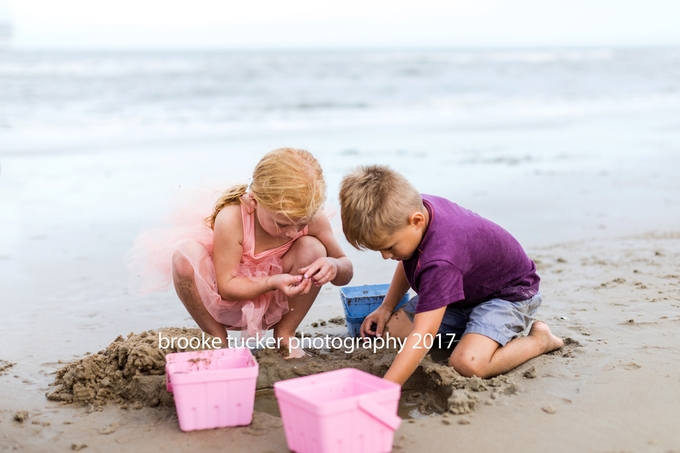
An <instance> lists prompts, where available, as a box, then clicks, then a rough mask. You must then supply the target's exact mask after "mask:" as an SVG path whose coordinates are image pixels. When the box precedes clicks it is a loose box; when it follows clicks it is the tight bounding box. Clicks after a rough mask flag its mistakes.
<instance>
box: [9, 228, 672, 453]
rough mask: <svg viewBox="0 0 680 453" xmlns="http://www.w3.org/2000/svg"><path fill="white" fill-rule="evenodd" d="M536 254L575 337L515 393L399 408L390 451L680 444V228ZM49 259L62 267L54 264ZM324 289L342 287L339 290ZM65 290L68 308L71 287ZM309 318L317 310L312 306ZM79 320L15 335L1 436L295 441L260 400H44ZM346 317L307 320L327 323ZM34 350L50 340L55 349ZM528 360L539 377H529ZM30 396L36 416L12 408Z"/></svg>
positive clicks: (57, 442) (83, 330)
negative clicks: (244, 412) (418, 415)
mask: <svg viewBox="0 0 680 453" xmlns="http://www.w3.org/2000/svg"><path fill="white" fill-rule="evenodd" d="M529 254H530V256H532V258H534V259H535V260H536V261H537V263H538V267H539V272H540V273H541V276H542V292H543V294H544V296H545V302H544V305H543V306H542V308H541V310H540V317H541V319H544V320H545V321H546V322H548V323H549V324H550V325H551V327H552V328H553V331H554V332H555V333H556V334H558V335H560V336H562V337H564V338H570V339H572V341H570V345H569V346H568V347H565V348H564V349H563V350H561V351H559V352H557V353H554V354H549V355H545V356H542V357H539V358H537V359H535V360H533V361H531V362H529V363H527V364H525V365H523V366H521V367H519V368H518V369H516V370H514V371H512V372H511V373H508V378H509V379H511V380H512V381H513V382H516V384H517V390H518V391H517V392H516V393H514V394H503V395H500V396H499V397H498V398H494V399H489V398H481V399H480V403H479V404H477V405H476V407H475V410H474V411H472V412H470V413H467V414H463V415H454V414H448V415H446V416H433V417H427V418H423V419H418V420H409V421H407V422H404V423H403V424H402V427H401V428H400V429H399V430H398V431H397V433H396V435H395V451H404V452H417V451H424V449H428V450H429V449H432V448H450V447H451V445H452V444H451V443H452V442H454V444H453V445H455V446H456V450H460V451H493V450H498V449H503V450H504V451H510V452H514V451H558V452H559V451H565V452H567V451H593V452H609V451H659V452H668V451H679V450H680V438H679V437H678V436H677V433H678V432H679V430H680V418H679V417H677V414H678V412H677V403H676V402H677V401H679V400H680V378H679V376H680V352H678V351H680V340H679V339H678V336H677V335H676V333H675V332H677V331H678V327H679V326H680V295H679V293H680V292H679V291H678V290H679V289H680V269H679V268H678V264H677V263H678V262H680V233H678V232H667V233H648V234H645V235H641V236H633V237H624V238H612V239H597V240H588V241H580V242H572V243H564V244H556V245H553V246H548V247H540V248H535V249H529ZM362 256H363V255H362ZM359 260H361V258H359ZM54 272H55V274H57V276H55V277H54V278H58V273H59V270H58V269H57V270H55V271H54ZM19 287H20V285H18V284H17V285H15V290H18V289H20V288H19ZM71 291H75V292H77V294H72V295H71V296H70V298H71V299H78V298H82V297H86V296H85V293H86V292H88V291H92V289H91V288H90V287H89V285H88V284H85V283H83V285H82V287H81V288H80V289H79V290H78V288H72V289H71ZM10 294H11V293H10ZM17 294H18V293H15V295H17ZM322 295H323V296H322V297H324V300H333V299H334V298H337V295H336V294H335V291H334V290H333V291H328V292H325V293H322ZM64 300H65V304H64V310H66V309H67V308H66V307H67V306H68V302H69V299H68V298H66V297H65V296H64ZM336 303H337V302H336ZM337 305H338V306H339V303H337ZM148 309H152V308H151V306H149V307H148ZM340 310H341V308H340ZM138 316H139V315H138ZM93 319H97V316H93ZM314 320H315V318H314V315H312V316H310V317H309V318H308V321H310V322H311V321H314ZM76 322H77V325H78V327H77V330H78V332H75V333H69V332H63V330H64V329H61V333H62V334H63V335H60V336H55V337H51V338H50V332H55V331H59V329H57V328H56V327H55V326H52V327H50V326H49V325H44V327H45V329H43V331H41V332H31V331H30V329H27V330H28V331H27V330H24V332H25V334H24V336H23V337H22V339H23V340H24V341H27V342H28V343H32V344H33V345H34V346H39V345H41V344H43V345H44V348H40V347H37V348H35V349H34V352H33V354H26V355H25V356H23V357H18V356H17V355H16V353H12V349H11V348H9V349H6V350H5V354H7V355H3V356H1V357H0V360H2V361H1V362H0V368H1V369H2V371H1V372H0V373H2V375H0V382H2V387H1V388H2V400H3V404H2V409H1V410H0V433H2V434H1V435H0V447H1V448H3V449H7V450H12V449H18V450H20V451H61V450H69V449H71V448H72V446H75V447H74V448H77V447H78V446H82V445H87V449H88V451H120V450H121V449H123V448H126V449H133V448H134V449H135V450H138V451H141V450H146V449H148V448H156V449H157V448H162V449H166V450H168V451H173V450H177V449H199V448H200V449H202V450H204V451H221V450H223V449H224V446H225V445H230V448H232V449H234V450H235V451H245V452H263V451H274V452H285V451H287V448H286V444H285V437H284V435H283V430H282V428H281V424H280V420H279V419H277V418H276V417H273V416H271V415H269V414H267V413H263V412H259V411H258V412H257V413H256V415H255V419H254V423H253V425H251V426H250V427H247V428H228V429H221V430H211V431H204V432H192V433H182V432H181V431H180V430H179V427H178V425H177V421H176V417H175V415H174V409H173V408H172V407H169V408H168V407H161V408H147V407H141V408H138V409H136V408H135V406H134V405H132V404H131V405H129V406H128V407H127V408H126V409H121V408H120V407H119V406H117V405H115V404H107V405H104V406H103V407H102V408H101V409H98V408H97V407H96V406H72V405H71V406H63V405H60V404H59V403H55V402H52V401H48V400H47V399H46V398H45V396H44V394H45V393H46V392H47V391H49V390H51V388H50V387H49V383H51V382H52V381H53V379H54V375H53V373H54V371H55V370H56V369H58V368H60V367H62V366H63V364H59V363H57V360H58V359H60V360H62V361H69V360H71V359H72V358H71V357H68V353H66V354H63V355H62V354H59V353H55V351H54V348H53V347H50V346H49V343H59V342H60V341H61V342H63V341H68V340H69V339H71V340H72V341H73V342H78V345H77V346H76V345H72V346H68V348H69V349H71V350H73V349H77V350H80V351H82V352H81V354H85V353H86V352H90V353H94V352H96V350H90V345H89V342H88V341H86V339H87V338H89V337H90V336H93V337H95V338H97V337H99V335H98V334H96V331H97V325H96V322H95V323H92V325H90V326H88V324H87V322H83V320H76ZM112 322H113V323H115V322H116V320H112ZM160 322H162V321H160ZM186 324H187V325H190V324H189V323H188V322H187V323H186ZM121 325H125V324H121ZM338 328H339V327H337V326H335V327H333V326H327V327H324V328H319V329H314V328H311V327H306V328H305V330H306V331H308V332H310V333H314V331H317V332H328V333H331V334H332V333H333V332H334V331H333V329H338ZM323 329H326V330H323ZM340 329H341V328H340ZM67 330H68V329H67ZM88 330H90V331H91V332H92V333H91V334H90V333H88ZM104 330H106V329H104ZM119 330H120V329H119ZM131 330H134V329H131ZM142 330H143V329H142ZM5 332H7V329H6V330H5ZM119 333H121V334H123V335H126V334H127V332H119ZM111 341H113V338H110V339H108V340H106V344H108V343H110V342H111ZM57 348H59V346H58V347H57ZM93 349H98V348H93ZM40 350H47V351H49V354H50V355H51V358H52V360H50V361H48V360H46V358H45V355H44V354H41V353H40ZM31 355H32V356H33V357H31ZM10 364H13V365H10ZM532 367H533V368H534V369H535V378H527V377H525V372H526V371H527V370H529V369H530V368H532ZM531 374H532V373H529V374H528V375H529V376H531ZM510 393H513V392H510ZM23 410H26V411H27V412H28V418H26V419H25V420H24V421H23V422H17V421H14V420H13V416H14V415H15V414H16V413H17V412H18V411H23ZM133 439H134V440H133ZM529 442H530V445H529Z"/></svg>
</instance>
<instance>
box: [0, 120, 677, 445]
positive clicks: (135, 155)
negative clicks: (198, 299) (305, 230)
mask: <svg viewBox="0 0 680 453" xmlns="http://www.w3.org/2000/svg"><path fill="white" fill-rule="evenodd" d="M669 121H670V120H669ZM583 124H587V123H583ZM631 124H633V120H631ZM669 124H670V123H669ZM679 124H680V123H679ZM614 126H616V127H614ZM584 127H585V126H584ZM588 127H589V128H590V127H591V126H588ZM592 129H593V130H597V131H600V130H601V131H602V133H603V134H604V135H606V137H604V135H603V137H601V140H600V141H599V142H596V143H594V144H593V145H592V146H590V147H585V148H584V147H575V148H574V151H573V153H577V151H578V149H584V150H585V151H578V152H581V153H582V154H583V156H585V157H582V158H580V160H579V158H578V156H576V154H574V155H573V156H571V157H572V158H573V159H572V158H570V159H571V160H564V159H562V158H561V157H560V153H562V150H561V149H560V147H559V146H554V147H552V146H543V145H542V144H541V146H540V148H541V150H544V149H545V150H547V151H546V153H547V154H545V155H543V154H542V155H541V156H543V157H542V160H539V161H529V162H524V161H522V162H520V163H518V164H517V165H512V166H507V165H503V164H491V163H489V164H487V163H480V164H475V165H476V166H474V165H472V164H470V165H469V166H465V165H463V163H461V162H460V160H459V157H456V155H455V154H452V156H453V157H451V158H450V159H439V158H437V154H436V153H433V154H431V156H430V157H428V156H425V157H422V154H416V153H407V154H406V155H404V156H401V157H399V159H393V157H394V155H393V154H391V153H390V152H388V151H385V150H387V149H402V147H406V149H421V148H422V147H423V145H422V143H421V139H420V138H419V137H418V136H414V138H413V139H412V141H411V142H409V141H408V135H409V134H408V133H406V132H408V131H406V132H405V133H399V131H394V130H390V131H376V130H374V129H373V128H368V129H366V130H365V131H359V132H358V133H359V134H360V135H359V138H361V139H362V140H363V141H362V142H361V146H359V148H358V149H360V150H361V152H359V153H358V154H357V155H353V156H352V159H354V160H356V162H355V161H354V160H353V162H352V163H357V162H358V163H364V162H367V163H368V162H370V163H374V162H390V163H392V161H394V162H393V163H394V165H395V166H396V167H397V169H399V170H402V171H409V170H410V169H411V168H413V169H414V171H413V173H412V174H413V180H414V182H415V183H416V184H417V186H418V187H422V188H423V190H428V191H430V192H432V193H440V194H442V195H444V196H448V197H450V198H452V199H454V200H456V201H458V202H460V204H462V205H463V206H466V207H469V208H471V209H473V210H475V211H477V212H479V213H480V214H482V215H485V216H486V217H488V218H490V219H492V220H494V221H496V222H498V223H499V224H501V225H502V226H504V227H505V228H507V229H508V230H509V231H510V232H511V233H513V234H514V235H515V236H516V237H518V238H519V239H520V241H521V243H522V244H523V245H524V246H525V248H526V250H527V252H528V253H529V255H530V256H531V257H532V258H534V259H535V260H536V262H537V264H538V267H539V273H540V275H541V278H542V281H541V292H542V293H543V296H544V302H543V305H542V307H541V308H540V310H539V316H540V318H541V319H542V320H544V321H545V322H547V323H548V324H549V325H550V326H551V328H552V329H553V332H554V333H555V334H557V335H559V336H560V337H562V338H564V339H569V340H567V344H566V345H565V347H564V348H563V349H561V350H559V351H556V352H554V353H551V354H547V355H544V356H541V357H539V358H536V359H534V360H532V361H530V362H528V363H526V364H524V365H522V366H520V367H518V368H517V369H516V370H513V371H512V372H510V373H508V374H507V375H505V376H503V377H502V378H500V379H498V380H496V381H483V380H475V379H472V380H469V379H461V378H460V377H458V376H456V375H455V374H454V373H452V372H451V370H448V369H447V368H445V367H443V366H442V365H441V358H439V357H437V356H436V354H432V360H429V361H424V362H423V364H422V366H421V367H420V369H419V370H418V373H416V375H415V376H414V379H413V380H412V381H410V382H409V383H408V385H407V388H406V389H405V393H404V402H403V403H404V404H403V405H404V406H406V407H407V409H408V410H407V412H409V411H413V410H417V412H418V413H420V414H421V415H424V416H422V417H419V418H412V419H407V420H406V421H405V422H404V423H402V426H401V427H400V428H399V430H398V431H397V432H396V433H395V451H399V452H406V453H410V452H421V451H433V450H439V451H451V450H454V451H501V450H502V451H504V452H508V453H514V452H527V451H536V452H546V451H550V452H557V453H559V452H574V451H583V452H598V453H607V452H660V453H668V452H676V453H678V452H680V435H679V434H678V433H680V416H679V414H680V412H679V411H678V404H677V402H678V401H680V336H679V335H678V334H677V333H678V332H679V331H680V330H679V328H680V295H679V289H680V279H679V277H678V276H680V264H679V263H680V224H678V219H680V199H679V198H678V194H679V193H680V182H679V181H680V180H679V179H678V178H677V169H678V157H677V156H678V153H677V143H680V140H678V137H679V136H678V132H677V131H680V129H678V128H677V126H675V129H673V128H672V127H671V126H668V128H666V129H664V130H663V131H666V132H663V131H661V130H660V129H658V128H656V129H653V130H652V129H650V130H649V131H646V132H645V133H644V134H642V133H641V132H640V137H642V138H645V137H646V139H649V140H652V139H656V138H655V137H657V136H662V137H666V138H665V140H668V143H670V144H669V145H667V146H666V145H664V146H663V147H662V146H659V148H658V149H656V148H654V149H656V151H654V152H653V153H652V154H645V153H635V154H634V155H633V153H629V154H626V155H625V156H624V157H621V156H620V154H619V150H620V149H622V148H621V147H620V146H619V145H623V144H625V143H624V142H627V141H628V138H627V136H623V137H621V138H620V142H619V135H618V131H619V129H620V128H619V127H618V123H616V124H613V126H612V127H610V128H596V127H595V126H592ZM636 130H637V129H636ZM341 132H342V131H340V132H333V131H330V132H329V133H324V134H319V136H318V137H317V136H314V135H308V136H306V137H305V138H304V139H301V137H300V136H299V135H296V134H293V133H290V134H289V135H286V134H285V133H282V134H277V136H276V137H275V138H271V137H269V138H267V137H263V138H262V139H261V140H260V139H257V140H255V139H252V138H249V139H247V140H243V141H241V142H239V141H238V140H230V141H225V140H219V141H216V142H215V143H214V144H212V145H211V146H212V147H213V148H212V149H205V146H207V145H205V144H204V146H203V148H199V149H198V150H194V149H193V148H192V150H191V152H185V151H180V150H176V149H172V148H168V147H167V146H162V147H158V149H153V148H149V147H148V146H146V145H144V144H140V148H139V149H135V148H134V147H131V148H129V149H127V148H126V149H122V150H121V149H118V148H116V149H113V150H107V149H104V148H102V149H101V150H100V151H101V152H100V153H99V154H92V153H89V152H83V153H82V154H78V153H75V152H73V153H70V154H68V153H65V154H63V155H62V154H44V155H41V154H35V155H27V156H21V155H14V156H2V175H1V177H0V193H1V194H2V196H0V231H2V234H0V275H1V276H2V277H0V313H1V316H0V332H2V333H1V334H0V339H1V340H2V345H1V346H2V347H0V450H2V451H4V450H9V451H12V450H18V451H27V452H42V451H46V452H47V451H50V452H51V451H72V449H73V450H78V449H80V450H81V451H97V452H100V451H101V452H119V451H147V450H152V451H156V450H162V451H168V452H170V451H189V450H200V451H205V452H211V451H224V450H225V448H229V449H230V451H240V452H246V453H262V452H286V451H287V448H286V442H285V436H284V433H283V429H282V426H281V421H280V419H279V418H277V417H276V415H275V410H273V409H272V407H271V404H269V403H271V398H272V397H271V390H269V389H270V387H271V384H272V383H273V382H274V381H275V380H276V379H282V378H286V377H291V376H293V375H298V373H300V372H302V371H304V373H310V372H317V371H321V370H323V369H328V367H329V364H331V365H333V366H357V367H360V368H362V369H364V370H365V371H369V372H372V373H375V374H378V375H379V374H381V373H383V372H384V370H385V369H386V366H387V365H388V363H389V361H390V359H391V356H390V354H391V353H390V352H385V353H383V354H380V355H379V356H373V355H369V354H365V353H363V352H362V353H358V354H356V356H348V355H345V353H344V352H340V351H336V352H335V353H333V354H331V353H328V354H326V353H323V354H321V353H320V355H319V356H318V357H317V356H313V357H312V358H310V360H307V359H305V360H307V362H306V364H305V365H302V361H299V362H297V363H294V362H282V361H281V360H280V358H279V357H278V356H276V355H267V354H264V355H263V356H261V357H259V360H261V363H262V364H265V365H266V366H262V368H261V370H266V372H265V371H263V372H262V376H263V377H262V379H261V382H260V384H259V385H260V388H261V390H258V392H259V393H258V398H259V400H260V401H262V402H263V403H267V404H258V406H256V407H257V410H256V412H255V415H254V420H253V424H252V425H251V426H249V427H243V428H228V429H219V430H209V431H201V432H192V433H183V432H181V431H180V430H179V426H178V423H177V418H176V414H175V410H174V408H173V407H172V403H171V399H169V395H167V394H164V393H163V391H164V390H163V384H162V382H163V376H162V374H159V373H160V370H161V369H162V366H161V365H162V360H161V355H162V354H160V353H158V354H157V353H156V352H154V347H153V337H154V336H153V334H149V332H152V331H154V332H155V331H158V330H159V329H166V328H175V329H188V331H191V329H194V328H195V327H196V326H195V324H194V322H193V321H192V320H191V318H190V317H189V316H188V314H187V313H186V310H185V309H184V308H183V307H182V305H181V303H180V302H179V301H178V300H177V297H176V295H174V294H173V292H172V291H168V292H166V293H158V294H152V295H149V296H145V297H139V296H135V295H132V294H130V293H129V292H128V290H127V286H126V280H127V272H126V269H125V268H124V266H123V263H122V256H123V254H124V253H125V252H126V251H127V250H128V249H129V248H130V246H131V244H132V240H133V239H134V237H135V235H136V233H137V232H138V230H139V228H140V223H142V221H144V220H147V219H149V218H151V217H153V216H155V215H162V214H163V213H165V212H167V205H166V204H164V203H163V202H161V201H160V200H163V201H164V200H166V199H167V195H168V193H169V192H171V190H170V189H171V188H175V189H176V188H177V187H178V186H180V185H184V184H190V183H194V182H196V181H199V180H201V178H203V177H204V176H207V177H210V178H213V179H216V178H218V177H220V178H221V177H225V178H227V179H228V178H229V177H230V176H231V175H230V174H227V175H225V172H226V173H229V172H233V173H234V175H236V176H241V177H242V176H243V175H244V174H246V173H245V171H246V170H250V169H252V164H253V161H254V160H256V157H257V156H258V155H259V153H261V152H262V150H263V149H270V148H273V147H275V146H280V145H281V143H295V144H300V146H306V147H308V148H309V149H312V150H321V152H320V155H321V156H322V157H324V159H325V160H324V161H323V162H322V163H323V165H324V169H325V170H326V173H327V176H328V179H329V188H331V189H329V192H330V193H329V196H330V199H331V201H332V200H333V199H334V198H333V197H334V196H333V192H332V190H333V189H332V188H337V185H338V182H339V178H340V176H341V174H342V173H343V172H344V171H345V170H346V168H347V166H348V165H349V163H343V162H344V161H342V162H341V161H339V160H333V159H335V157H337V156H336V154H337V153H336V152H335V151H334V150H335V148H337V149H339V150H341V149H343V148H342V147H341V145H340V144H342V143H345V142H346V141H347V138H346V137H345V136H344V135H343V134H344V133H341ZM387 132H389V133H387ZM562 132H564V134H565V135H568V134H571V133H572V129H567V130H564V131H562ZM362 134H363V135H362ZM659 134H661V135H659ZM492 135H493V134H489V133H488V132H487V131H484V130H481V131H479V132H475V135H474V136H471V137H469V140H470V142H471V143H472V142H475V143H476V142H477V141H481V140H484V137H487V136H488V137H491V136H492ZM525 135H526V137H525ZM519 136H521V137H525V138H523V140H524V141H527V142H528V141H531V140H533V139H532V137H534V136H533V135H532V134H528V133H527V134H524V132H522V133H521V134H518V137H519ZM610 136H611V137H614V138H616V140H614V139H612V141H611V142H610V141H605V138H607V137H610ZM362 137H364V138H362ZM376 137H379V140H378V139H377V138H376ZM421 137H422V136H421ZM428 137H430V135H428ZM437 137H438V136H437V135H436V134H435V135H433V136H432V140H435V139H437ZM442 137H443V138H441V142H442V143H450V140H449V138H450V136H448V135H442ZM355 138H356V137H355ZM642 138H640V140H642ZM258 140H259V141H258ZM357 140H359V139H357ZM390 140H391V141H390ZM489 140H491V138H489ZM584 140H585V139H584ZM359 141H361V140H359ZM378 142H379V146H378V145H375V143H378ZM329 143H337V144H338V145H333V146H331V145H329ZM522 143H524V142H522ZM551 143H552V142H551ZM603 143H607V144H608V145H607V146H606V147H603V146H602V144H603ZM631 143H633V141H631ZM634 143H638V142H637V141H634ZM435 144H436V143H435ZM191 145H192V147H193V145H194V144H193V143H192V144H191ZM373 145H375V146H373ZM440 145H441V143H440ZM442 146H443V145H442ZM518 146H519V145H518ZM536 146H538V145H536ZM631 146H632V145H631ZM333 147H335V148H333ZM161 148H162V149H161ZM240 148H243V149H245V150H246V152H247V154H248V156H249V157H248V159H250V160H243V161H241V160H238V159H235V158H234V156H235V155H236V154H235V150H238V149H240ZM331 148H333V149H331ZM600 148H603V149H604V148H606V149H607V150H610V151H611V153H610V154H611V155H612V156H613V157H612V158H611V159H608V158H606V156H605V155H604V154H602V155H600V154H597V153H596V152H595V151H594V150H597V149H600ZM365 149H368V150H372V151H370V152H364V151H363V150H365ZM569 149H571V148H569ZM636 149H637V148H636ZM589 150H590V151H589ZM608 152H609V151H608ZM499 153H500V151H499ZM551 153H552V154H551ZM589 153H591V154H589ZM593 153H594V154H593ZM333 156H335V157H333ZM340 157H342V159H346V158H347V157H346V156H344V157H343V156H340ZM340 157H338V159H340ZM331 158H333V159H331ZM449 161H450V162H449ZM206 162H210V165H209V167H210V168H207V167H208V166H207V165H206ZM565 162H566V163H565ZM435 166H436V168H438V171H439V173H437V175H435V176H436V177H435V176H433V175H431V174H430V173H429V171H428V170H427V169H429V168H435ZM478 167H479V168H478ZM417 169H424V170H421V171H416V170H417ZM468 172H469V175H468ZM454 173H455V174H457V175H459V176H460V177H457V178H448V177H446V175H450V174H454ZM480 175H483V176H484V178H482V179H483V181H482V179H480ZM489 179H493V181H489ZM515 181H522V184H515V183H514V182H515ZM428 184H429V185H428ZM527 188H530V189H529V190H528V189H527ZM337 217H339V216H336V218H335V220H336V221H337V220H338V219H337ZM336 227H337V225H336ZM340 234H341V233H340ZM342 245H343V247H344V250H345V251H346V252H347V254H348V256H349V257H350V259H351V260H352V262H353V263H354V267H355V277H354V280H353V281H352V284H353V285H361V284H371V283H386V282H389V281H390V277H391V273H392V271H393V265H394V264H393V263H391V262H388V261H383V260H381V259H380V258H379V256H378V255H377V254H372V253H369V252H358V251H355V250H352V249H351V248H350V247H349V246H348V245H347V244H346V243H344V242H343V243H342ZM341 315H342V306H341V303H340V298H339V294H338V289H337V288H336V287H333V286H328V285H326V286H325V287H324V288H322V289H321V292H320V295H319V298H318V300H317V301H316V302H315V304H314V306H313V307H312V309H311V311H310V313H309V315H308V316H307V317H306V319H305V321H304V322H303V325H301V326H300V330H301V331H302V332H303V333H305V334H308V335H343V334H344V333H345V332H346V330H345V328H344V326H342V325H338V324H336V323H334V322H331V320H333V319H336V318H337V317H338V316H341ZM144 332H147V334H146V337H142V335H143V333H144ZM192 332H193V331H192ZM131 333H132V336H129V335H130V334H131ZM117 339H119V340H118V341H116V340H117ZM121 340H122V341H121ZM149 342H150V343H149ZM133 345H134V347H130V346H133ZM107 350H108V351H109V352H110V353H113V352H114V351H115V352H116V362H115V367H114V365H113V364H114V362H113V361H112V356H107V355H106V353H100V352H99V351H107ZM123 351H125V353H123V354H122V355H121V354H119V353H122V352H123ZM159 354H160V355H159ZM130 357H132V360H130ZM323 357H325V359H324V358H323ZM123 358H125V360H119V359H123ZM328 359H330V360H328ZM269 361H272V362H273V363H269ZM74 364H76V365H74ZM78 364H80V365H78ZM81 365H82V367H81V368H79V366H81ZM86 365H89V371H88V367H87V366H86ZM296 367H297V368H296ZM64 369H65V370H67V371H59V370H64ZM93 369H95V370H99V371H98V372H97V373H91V371H92V370H93ZM117 372H120V376H118V375H117V374H116V373H117ZM107 378H108V379H109V381H108V383H107V382H105V379H107ZM55 380H56V381H58V384H57V385H52V384H54V383H55ZM495 384H499V385H498V386H494V385H495ZM55 392H56V394H55ZM267 392H269V393H267ZM46 395H54V397H57V396H58V395H59V400H57V401H55V400H52V399H49V398H48V397H47V396H46ZM69 395H71V396H69ZM71 397H72V398H73V400H74V402H69V401H71V399H70V398H71ZM76 399H77V400H78V401H75V400H76ZM63 400H65V401H63ZM429 411H432V412H433V413H432V414H431V415H428V412H429ZM437 414H441V415H437Z"/></svg>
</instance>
